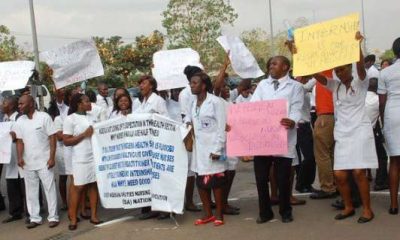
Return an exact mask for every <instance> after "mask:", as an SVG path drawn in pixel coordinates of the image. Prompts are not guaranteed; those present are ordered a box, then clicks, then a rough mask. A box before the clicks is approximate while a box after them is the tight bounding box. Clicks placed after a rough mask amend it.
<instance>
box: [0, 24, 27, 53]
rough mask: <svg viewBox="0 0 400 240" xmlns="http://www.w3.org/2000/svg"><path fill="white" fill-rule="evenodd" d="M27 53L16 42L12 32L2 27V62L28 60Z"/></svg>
mask: <svg viewBox="0 0 400 240" xmlns="http://www.w3.org/2000/svg"><path fill="white" fill-rule="evenodd" d="M27 57H28V55H27V53H25V51H23V50H22V48H21V47H20V46H19V45H18V44H17V43H16V42H15V37H14V36H12V35H11V34H10V30H9V29H8V28H7V27H6V26H4V25H0V61H14V60H21V59H26V58H27Z"/></svg>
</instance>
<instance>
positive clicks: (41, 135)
mask: <svg viewBox="0 0 400 240" xmlns="http://www.w3.org/2000/svg"><path fill="white" fill-rule="evenodd" d="M18 108H19V111H20V113H21V114H22V116H20V117H19V118H18V120H17V122H16V124H15V129H14V130H15V134H16V139H17V157H18V166H19V167H21V168H22V169H23V173H24V180H25V187H26V203H27V206H28V212H29V215H30V223H29V224H28V225H27V228H28V229H31V228H35V227H37V226H39V225H41V224H42V217H41V216H40V215H39V212H40V205H39V184H40V182H42V184H43V189H44V191H45V195H46V200H47V207H48V210H49V216H48V218H47V219H48V221H49V227H50V228H53V227H56V226H57V225H58V223H59V218H58V214H57V192H56V185H55V179H54V168H53V167H54V165H55V152H56V135H55V134H56V132H57V130H56V129H55V127H54V125H53V121H52V119H51V117H50V116H49V115H48V114H47V113H44V112H39V111H36V110H35V105H34V100H33V98H32V96H29V95H24V96H22V97H21V98H20V99H19V101H18Z"/></svg>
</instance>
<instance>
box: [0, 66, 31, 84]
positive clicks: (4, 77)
mask: <svg viewBox="0 0 400 240" xmlns="http://www.w3.org/2000/svg"><path fill="white" fill-rule="evenodd" d="M34 68H35V63H34V62H31V61H13V62H1V63H0V91H7V90H15V89H21V88H24V87H25V86H26V83H27V82H28V80H29V77H30V76H31V75H32V73H33V72H32V70H33V69H34Z"/></svg>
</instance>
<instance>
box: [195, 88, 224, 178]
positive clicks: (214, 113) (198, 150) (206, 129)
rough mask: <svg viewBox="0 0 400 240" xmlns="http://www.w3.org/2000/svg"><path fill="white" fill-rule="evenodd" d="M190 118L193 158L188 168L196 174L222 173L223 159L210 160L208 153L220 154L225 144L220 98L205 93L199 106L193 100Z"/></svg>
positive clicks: (222, 109)
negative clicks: (192, 135)
mask: <svg viewBox="0 0 400 240" xmlns="http://www.w3.org/2000/svg"><path fill="white" fill-rule="evenodd" d="M190 115H191V120H192V123H193V128H194V135H195V142H194V144H193V159H192V164H191V166H190V169H191V170H192V171H193V172H195V173H197V174H198V175H200V176H202V175H209V174H216V173H222V172H224V171H225V170H226V168H225V167H226V166H225V161H221V160H212V159H211V157H210V154H211V153H213V154H216V155H222V153H223V149H224V146H225V142H226V138H225V126H226V115H225V109H224V106H223V103H222V102H221V100H220V99H219V98H218V97H216V96H214V95H212V94H209V93H207V97H206V99H205V100H204V102H203V103H202V105H201V106H200V107H197V106H196V101H195V102H193V105H192V108H191V114H190Z"/></svg>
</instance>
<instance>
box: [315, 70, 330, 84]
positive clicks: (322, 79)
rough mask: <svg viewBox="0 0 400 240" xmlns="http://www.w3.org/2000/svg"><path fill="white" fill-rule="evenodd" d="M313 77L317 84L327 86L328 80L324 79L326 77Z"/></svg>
mask: <svg viewBox="0 0 400 240" xmlns="http://www.w3.org/2000/svg"><path fill="white" fill-rule="evenodd" d="M313 77H314V78H315V80H317V81H318V82H319V83H321V84H322V85H324V86H326V85H327V84H328V79H326V77H325V76H324V75H322V74H320V73H316V74H314V75H313Z"/></svg>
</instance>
